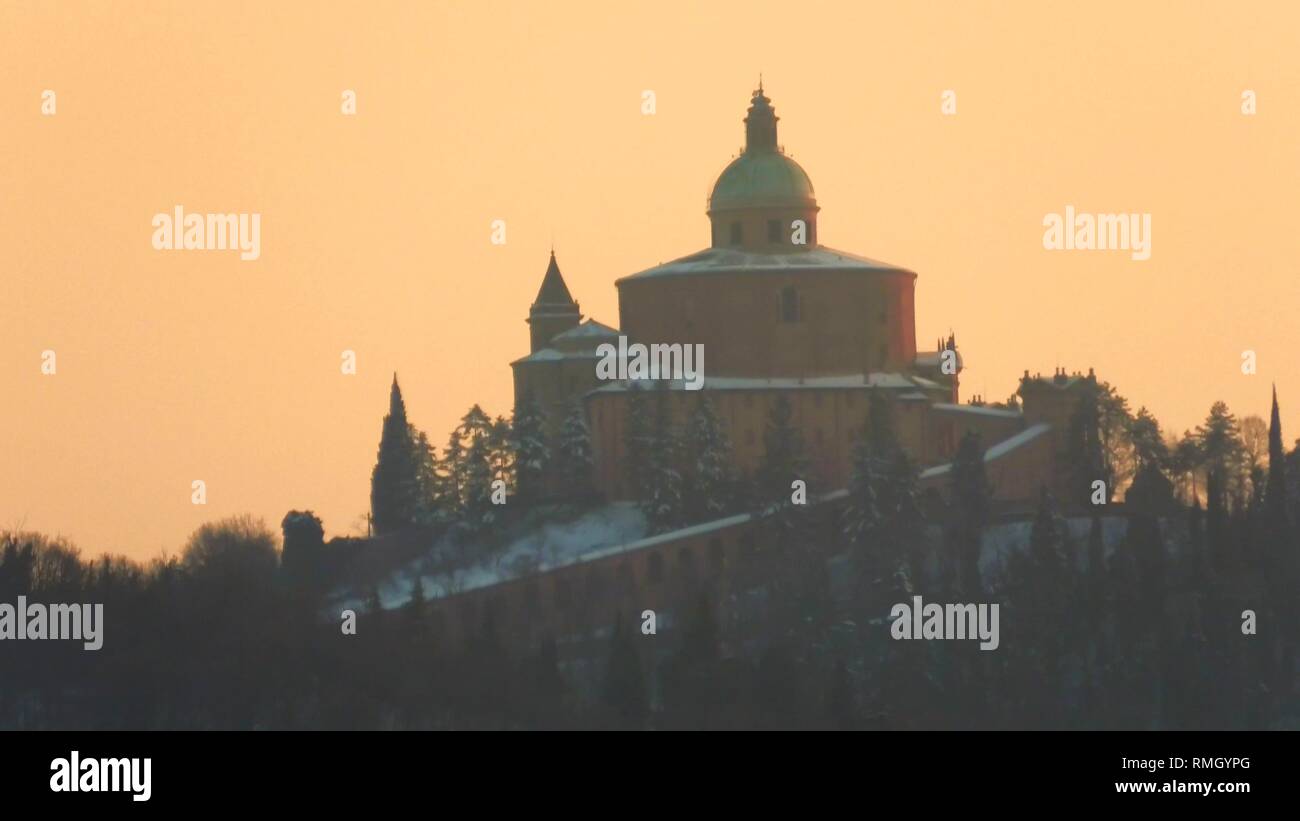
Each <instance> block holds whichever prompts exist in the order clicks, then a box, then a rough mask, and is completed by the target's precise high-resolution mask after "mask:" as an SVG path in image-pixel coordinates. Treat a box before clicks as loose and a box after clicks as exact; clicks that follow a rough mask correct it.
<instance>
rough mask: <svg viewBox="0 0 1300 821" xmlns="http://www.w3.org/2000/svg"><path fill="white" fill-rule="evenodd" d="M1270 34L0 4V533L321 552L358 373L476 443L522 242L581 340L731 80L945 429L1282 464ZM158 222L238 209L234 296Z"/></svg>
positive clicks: (1285, 202)
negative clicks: (1240, 442)
mask: <svg viewBox="0 0 1300 821" xmlns="http://www.w3.org/2000/svg"><path fill="white" fill-rule="evenodd" d="M899 6H906V7H905V8H899ZM1297 8H1298V7H1297V6H1296V5H1295V4H1292V3H1283V2H1278V3H1270V4H1246V5H1245V6H1243V5H1242V4H1229V3H1190V2H1170V3H1154V2H1143V3H1132V2H1116V3H1105V2H1101V3H1091V2H1090V3H1086V4H1057V3H1051V4H1046V3H1041V2H987V3H976V2H960V3H917V4H896V3H864V2H861V0H851V2H845V3H815V2H814V3H788V2H786V3H767V2H758V1H757V0H744V2H738V3H725V2H709V3H699V2H683V3H665V2H653V3H645V4H635V5H633V4H629V3H610V2H607V1H605V2H591V3H586V2H583V3H578V2H572V0H560V1H559V2H556V3H547V4H542V3H525V2H522V1H521V2H510V3H487V2H481V0H480V1H479V2H455V3H449V2H418V3H417V2H409V3H391V2H372V3H358V4H347V5H345V4H336V3H307V2H283V3H264V2H255V3H237V2H230V0H223V2H204V3H190V4H171V3H135V2H133V3H129V4H126V3H109V2H96V3H72V2H58V3H50V2H21V3H16V2H13V0H6V2H4V3H3V5H0V190H2V191H3V196H2V197H0V247H3V249H4V256H3V258H0V527H7V526H12V525H23V526H25V527H27V528H31V529H36V530H41V531H45V532H48V533H61V534H63V535H65V536H68V537H69V538H71V539H73V540H74V541H76V542H77V543H78V544H80V545H81V547H82V548H83V549H84V550H86V551H88V552H92V553H98V552H100V551H103V550H109V551H113V552H122V553H127V554H129V555H132V556H136V557H141V558H144V557H148V556H152V555H155V554H157V553H158V552H159V551H161V550H163V549H167V550H170V551H172V552H175V551H176V550H178V549H179V547H180V546H181V545H182V543H183V541H184V539H185V537H186V536H187V534H188V533H189V532H190V531H191V530H192V529H193V528H195V527H196V526H197V525H198V524H199V523H201V522H203V521H205V520H209V519H214V518H218V517H221V516H226V515H230V514H234V513H241V512H252V513H254V514H256V515H259V516H263V517H265V518H266V520H267V521H268V522H269V523H270V524H272V525H273V526H278V524H279V521H280V518H281V517H282V516H283V514H284V513H285V511H287V510H289V509H290V508H311V509H314V510H315V511H316V512H317V513H318V514H320V515H321V516H322V517H323V519H324V521H325V525H326V529H327V532H328V533H331V534H337V533H344V532H348V531H349V530H351V529H352V528H353V527H354V525H355V522H356V519H357V516H358V514H360V513H362V512H363V511H364V510H365V509H366V508H367V507H368V504H369V495H368V494H369V476H370V469H371V467H372V465H373V462H374V458H375V452H376V446H377V443H378V438H379V430H380V420H381V418H382V416H383V413H384V412H385V409H386V407H387V385H388V381H389V379H390V377H391V374H392V372H393V371H394V370H397V371H398V372H399V373H400V376H401V379H402V383H403V387H404V390H405V394H406V398H407V406H408V410H409V413H410V416H411V419H412V421H413V422H414V423H415V424H417V425H418V426H420V427H421V428H423V429H425V430H426V431H428V432H429V434H430V435H431V437H432V438H433V439H434V440H435V441H438V442H442V441H443V440H444V439H445V437H446V433H447V431H448V430H449V429H450V428H451V427H452V425H453V424H454V422H455V420H456V419H457V418H458V417H459V416H460V415H461V414H462V413H463V412H464V410H465V409H466V408H467V407H468V406H469V405H470V404H471V403H473V402H476V401H477V402H480V403H482V404H483V405H484V407H485V408H486V409H487V410H488V411H489V412H491V413H494V414H495V413H506V412H508V408H509V404H510V400H511V380H510V369H509V367H508V364H507V363H508V362H509V361H510V360H512V359H514V358H516V357H518V356H520V355H522V354H524V353H526V352H527V345H528V336H527V326H526V325H525V324H524V322H523V319H524V317H525V316H526V314H527V308H528V304H529V302H530V301H531V300H532V297H533V296H534V294H535V292H536V289H537V287H538V284H539V283H540V281H541V275H542V272H543V270H544V269H545V265H546V259H547V250H548V247H549V244H550V242H551V239H552V237H554V240H555V245H556V249H557V252H558V255H559V260H560V264H561V267H562V269H563V271H564V275H565V277H566V279H567V280H568V283H569V287H570V288H571V290H572V291H573V292H574V295H575V297H576V298H577V299H578V300H579V301H580V302H581V305H582V308H583V311H584V313H585V314H587V315H590V316H594V317H596V318H597V319H600V320H602V321H604V322H606V323H609V324H615V323H617V321H618V311H617V302H616V293H615V290H614V287H613V284H612V283H613V281H614V280H615V279H616V278H618V277H620V276H624V275H627V274H629V273H632V272H635V271H638V270H641V269H642V268H645V267H648V266H651V265H654V264H656V263H658V262H660V261H667V260H669V259H672V258H674V257H678V256H681V255H683V254H686V253H689V252H692V251H695V250H698V249H699V248H702V247H704V246H706V245H707V244H708V221H707V219H706V218H705V216H704V213H703V212H704V207H705V197H706V196H707V194H708V191H709V188H710V186H711V185H712V183H713V180H714V179H715V178H716V176H717V174H718V172H719V171H720V170H721V169H722V167H723V166H724V165H725V164H726V162H727V160H728V159H729V157H730V156H731V155H732V154H733V153H734V152H735V151H736V150H737V149H738V148H739V146H740V145H741V143H742V141H743V130H742V126H741V122H740V120H741V117H742V116H743V115H744V109H745V107H746V105H747V102H748V96H749V92H750V90H751V88H752V87H753V85H754V81H755V78H756V75H757V74H758V72H759V71H760V70H761V71H762V72H763V75H764V78H765V81H766V87H767V90H768V93H769V95H770V96H771V97H772V99H773V104H774V105H775V107H776V110H777V113H778V115H779V116H780V117H781V125H780V128H781V132H780V137H781V142H782V143H783V144H784V145H785V146H786V148H787V150H788V151H789V152H790V153H792V154H793V155H794V157H795V158H796V159H798V160H799V162H800V163H801V164H802V165H803V166H804V168H805V169H806V170H807V171H808V173H809V174H810V175H811V177H812V179H813V182H814V184H815V185H816V188H817V197H818V201H819V203H820V205H821V207H822V211H821V214H820V224H819V232H818V233H819V238H820V239H821V240H822V241H823V242H825V243H827V244H829V245H831V246H833V247H836V248H840V249H843V250H847V251H851V252H854V253H858V254H862V255H865V256H869V257H873V258H876V259H881V260H884V261H887V262H891V263H894V264H898V265H903V266H906V267H909V268H911V269H913V270H915V271H917V272H918V274H919V275H920V279H919V280H918V283H917V336H918V339H919V340H920V342H921V343H922V344H923V345H925V344H928V343H929V342H930V341H931V340H933V339H934V338H935V337H936V336H938V335H940V334H943V333H946V332H947V331H948V329H949V327H952V328H953V329H954V330H955V331H956V333H957V339H958V342H959V343H960V346H961V349H962V352H963V356H964V358H965V361H966V363H967V366H968V369H967V371H966V372H965V373H964V374H963V377H962V384H963V393H964V395H965V396H967V397H969V396H970V394H971V393H974V392H979V393H983V394H985V395H986V396H987V397H988V398H990V399H998V400H1000V399H1002V398H1005V397H1006V396H1007V395H1008V394H1010V393H1011V392H1012V391H1013V390H1014V389H1015V387H1016V382H1017V379H1018V377H1019V375H1020V373H1021V372H1022V370H1023V369H1025V368H1029V369H1031V370H1041V371H1044V372H1050V371H1051V370H1052V368H1053V367H1054V366H1055V365H1057V364H1058V363H1059V364H1061V365H1064V366H1066V367H1068V368H1070V369H1072V370H1073V369H1076V368H1078V369H1085V370H1086V369H1087V368H1088V367H1089V366H1092V367H1095V368H1096V369H1097V372H1098V374H1099V375H1100V376H1101V377H1102V378H1104V379H1107V380H1109V381H1110V382H1112V383H1113V384H1115V385H1116V386H1117V387H1118V388H1119V389H1120V391H1121V392H1122V393H1123V394H1124V395H1126V396H1127V397H1129V399H1130V400H1131V402H1132V403H1133V404H1134V407H1136V406H1137V405H1139V404H1145V405H1147V406H1148V407H1150V408H1151V409H1152V410H1153V411H1154V412H1155V413H1156V414H1157V415H1158V417H1159V418H1160V420H1161V422H1162V423H1163V424H1164V425H1165V426H1166V427H1167V428H1174V429H1177V430H1181V429H1183V428H1186V427H1191V426H1194V425H1195V424H1196V423H1197V422H1198V421H1199V420H1200V419H1201V418H1202V417H1203V416H1204V414H1205V411H1206V410H1207V409H1208V407H1209V405H1210V404H1211V402H1212V401H1213V400H1215V399H1220V398H1221V399H1224V400H1226V401H1227V402H1228V403H1229V405H1230V406H1231V407H1232V408H1233V410H1235V411H1236V412H1237V413H1238V415H1245V414H1248V413H1258V414H1266V413H1267V401H1268V391H1269V383H1270V382H1272V381H1276V382H1277V384H1278V389H1279V392H1280V393H1281V398H1282V402H1283V410H1284V417H1283V421H1284V434H1285V436H1286V439H1287V441H1288V442H1290V441H1291V440H1292V439H1293V438H1294V437H1296V436H1300V373H1298V371H1297V368H1296V367H1295V366H1294V360H1293V359H1292V357H1293V356H1294V355H1295V351H1296V350H1297V348H1300V326H1298V318H1297V310H1296V309H1297V307H1298V306H1300V282H1298V280H1297V276H1296V260H1297V259H1298V258H1300V253H1297V252H1298V251H1300V247H1298V246H1300V231H1297V230H1296V226H1295V224H1294V220H1295V218H1296V215H1297V192H1298V191H1300V50H1298V49H1297V43H1300V25H1298V23H1300V12H1298V11H1297ZM128 9H129V11H128ZM45 89H52V90H54V91H55V93H56V94H57V113H56V114H55V115H54V116H42V114H41V111H40V107H41V94H42V91H43V90H45ZM344 89H355V91H356V93H357V99H358V105H357V108H358V112H357V114H356V116H353V117H347V116H343V115H342V114H341V113H340V100H341V94H342V91H343V90H344ZM646 89H651V90H653V91H654V92H655V93H656V95H657V103H658V111H657V113H656V114H655V115H653V116H644V115H642V114H641V113H640V103H641V93H642V91H643V90H646ZM944 89H952V90H954V91H955V92H956V94H957V104H958V110H957V114H956V115H955V116H943V115H942V114H941V113H940V94H941V93H942V92H943V90H944ZM1243 89H1253V90H1254V91H1255V92H1256V94H1257V98H1258V114H1256V115H1255V116H1253V117H1251V116H1243V115H1242V114H1241V112H1240V98H1241V92H1242V90H1243ZM178 204H179V205H182V206H184V207H185V208H186V209H187V210H188V211H196V212H208V211H220V212H258V213H260V214H261V215H262V226H261V227H262V236H261V246H262V247H261V257H260V259H258V260H256V261H250V262H243V261H240V259H239V256H238V254H237V253H235V252H228V251H226V252H222V251H189V252H174V251H173V252H168V251H155V250H154V249H153V247H152V246H151V243H150V239H151V236H152V227H151V225H150V220H151V218H152V216H153V214H154V213H156V212H160V211H167V212H169V211H170V210H171V209H172V208H173V206H175V205H178ZM1066 205H1074V206H1075V207H1076V209H1079V210H1081V211H1089V212H1149V213H1150V214H1151V215H1152V240H1153V246H1152V255H1151V259H1150V260H1149V261H1146V262H1136V261H1133V260H1132V259H1130V256H1129V255H1128V254H1127V253H1118V252H1115V253H1105V252H1050V251H1046V250H1044V249H1043V247H1042V234H1043V228H1042V220H1043V217H1044V215H1045V214H1047V213H1049V212H1061V211H1062V210H1063V209H1064V208H1065V206H1066ZM494 219H504V220H506V221H507V244H506V245H505V246H493V245H492V244H490V242H489V239H490V223H491V221H492V220H494ZM47 349H52V350H54V351H55V352H56V354H57V357H58V359H57V366H58V372H57V374H56V375H54V376H44V375H42V374H41V371H40V365H41V352H42V351H44V350H47ZM345 349H353V350H355V351H356V352H357V356H358V365H359V373H358V375H356V376H344V375H342V374H341V373H340V369H339V364H340V353H341V352H342V351H343V350H345ZM1246 349H1252V350H1254V351H1255V352H1256V353H1257V355H1258V374H1257V375H1255V376H1245V375H1243V374H1242V373H1241V370H1240V362H1241V354H1242V351H1243V350H1246ZM194 479H203V480H204V481H206V483H207V487H208V504H207V505H205V506H196V505H193V504H191V502H190V492H191V491H190V486H191V485H190V483H191V481H192V480H194Z"/></svg>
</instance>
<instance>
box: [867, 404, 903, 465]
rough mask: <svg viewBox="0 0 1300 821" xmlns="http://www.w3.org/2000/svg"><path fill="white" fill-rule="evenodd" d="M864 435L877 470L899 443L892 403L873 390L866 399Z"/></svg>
mask: <svg viewBox="0 0 1300 821" xmlns="http://www.w3.org/2000/svg"><path fill="white" fill-rule="evenodd" d="M866 434H867V435H866V443H867V445H868V447H869V449H870V451H871V456H873V457H874V458H875V460H876V465H877V467H878V468H879V466H881V465H883V464H884V463H885V461H887V460H888V459H889V458H890V457H891V456H892V455H893V453H894V451H895V450H896V449H897V448H898V447H899V443H898V431H897V428H896V426H895V422H894V405H893V402H891V401H890V400H889V399H888V398H886V397H885V396H884V395H883V394H881V393H880V392H879V391H878V390H877V389H874V388H873V389H872V390H871V392H870V394H869V395H868V398H867V431H866Z"/></svg>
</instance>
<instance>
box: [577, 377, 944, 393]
mask: <svg viewBox="0 0 1300 821" xmlns="http://www.w3.org/2000/svg"><path fill="white" fill-rule="evenodd" d="M659 381H662V382H667V383H668V387H670V388H672V389H673V390H681V389H682V387H683V380H681V379H665V380H659ZM631 384H632V383H631V382H630V381H628V380H622V381H617V382H610V383H608V384H606V385H603V386H601V387H599V388H596V389H595V390H594V391H592V393H618V392H621V391H626V390H628V388H629V386H630V385H631ZM656 385H657V383H654V382H649V381H647V382H646V387H648V388H653V387H655V386H656ZM849 388H886V389H890V390H907V389H913V390H915V389H916V388H929V389H935V390H945V391H946V390H948V389H947V388H944V387H943V386H942V385H938V384H936V383H934V382H931V381H930V380H928V379H925V378H922V377H919V376H907V375H905V374H901V373H882V372H876V373H869V374H860V373H857V374H845V375H843V376H808V377H804V378H802V379H798V378H795V377H780V378H776V379H763V378H756V377H746V376H706V377H704V386H703V389H704V390H712V391H746V390H773V389H779V390H800V389H802V390H826V389H849Z"/></svg>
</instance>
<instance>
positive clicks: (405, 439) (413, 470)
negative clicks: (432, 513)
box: [370, 374, 420, 534]
mask: <svg viewBox="0 0 1300 821" xmlns="http://www.w3.org/2000/svg"><path fill="white" fill-rule="evenodd" d="M419 486H420V465H419V461H418V460H417V459H416V454H415V445H414V443H413V442H412V441H411V428H410V425H409V424H408V423H407V421H406V403H405V402H403V401H402V389H401V388H400V387H399V386H398V384H397V374H393V386H392V388H391V390H390V391H389V397H388V415H387V416H385V417H384V426H383V432H382V434H381V435H380V438H379V456H378V459H377V460H376V461H375V469H374V472H373V473H372V474H371V477H370V511H371V515H372V516H373V521H374V528H375V532H376V533H378V534H384V533H390V532H392V531H394V530H400V529H401V528H404V527H407V526H409V525H410V524H411V523H413V522H414V521H415V520H416V516H417V513H418V509H419Z"/></svg>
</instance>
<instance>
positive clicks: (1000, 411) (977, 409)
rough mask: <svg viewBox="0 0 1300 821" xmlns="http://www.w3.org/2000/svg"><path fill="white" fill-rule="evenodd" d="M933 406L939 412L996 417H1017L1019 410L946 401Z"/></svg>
mask: <svg viewBox="0 0 1300 821" xmlns="http://www.w3.org/2000/svg"><path fill="white" fill-rule="evenodd" d="M933 408H934V409H935V410H936V411H939V412H940V413H956V414H972V415H975V416H992V417H995V418H998V419H1019V418H1020V416H1021V414H1020V411H1013V410H1007V409H1006V408H992V407H988V406H987V405H953V404H951V403H948V402H936V403H934V405H933Z"/></svg>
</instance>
